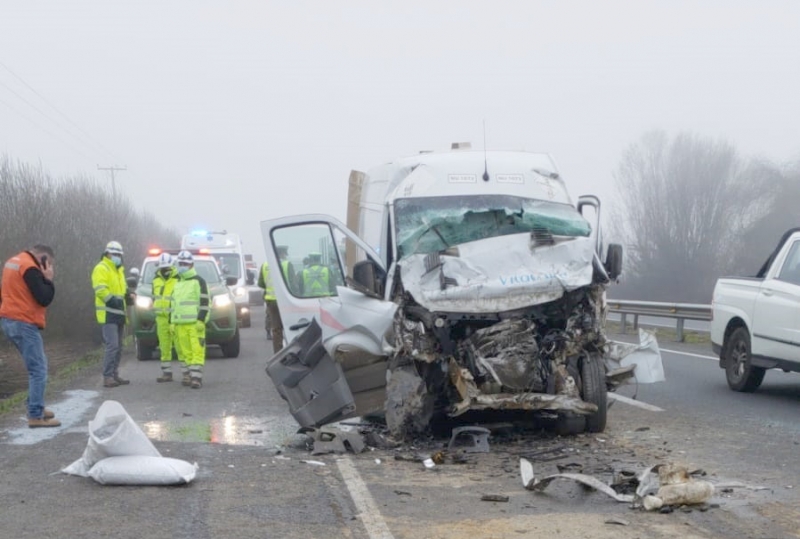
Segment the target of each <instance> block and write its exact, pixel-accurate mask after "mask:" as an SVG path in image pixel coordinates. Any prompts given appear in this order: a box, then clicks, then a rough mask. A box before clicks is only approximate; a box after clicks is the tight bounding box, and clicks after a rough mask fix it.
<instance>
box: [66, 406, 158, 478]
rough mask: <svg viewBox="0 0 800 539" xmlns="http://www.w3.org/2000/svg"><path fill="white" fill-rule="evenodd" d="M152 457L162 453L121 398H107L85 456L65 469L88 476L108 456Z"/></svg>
mask: <svg viewBox="0 0 800 539" xmlns="http://www.w3.org/2000/svg"><path fill="white" fill-rule="evenodd" d="M129 455H137V456H152V457H160V456H161V453H159V452H158V449H156V448H155V446H154V445H153V443H152V442H151V441H150V439H149V438H148V437H147V435H146V434H145V433H144V432H142V429H140V428H139V425H137V424H136V422H135V421H134V420H133V419H132V418H131V416H129V415H128V412H126V411H125V408H123V407H122V405H121V404H120V403H118V402H117V401H105V402H104V403H103V404H101V405H100V408H99V409H98V410H97V414H96V415H95V416H94V419H93V420H91V421H89V443H88V444H87V446H86V449H85V450H84V452H83V455H82V456H81V458H79V459H78V460H76V461H75V462H73V463H72V464H70V465H69V466H67V467H66V468H64V469H63V470H61V471H62V472H64V473H68V474H72V475H79V476H81V477H88V475H89V470H90V469H91V468H92V466H94V465H95V464H96V463H98V462H100V461H101V460H103V459H105V458H106V457H117V456H129Z"/></svg>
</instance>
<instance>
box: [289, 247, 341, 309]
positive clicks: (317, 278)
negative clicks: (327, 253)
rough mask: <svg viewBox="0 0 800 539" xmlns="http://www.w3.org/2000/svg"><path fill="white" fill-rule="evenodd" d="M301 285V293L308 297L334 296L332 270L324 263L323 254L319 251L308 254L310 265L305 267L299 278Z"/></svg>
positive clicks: (298, 282)
mask: <svg viewBox="0 0 800 539" xmlns="http://www.w3.org/2000/svg"><path fill="white" fill-rule="evenodd" d="M297 284H298V285H299V286H300V295H301V296H302V297H306V298H314V297H319V296H332V295H334V294H333V290H334V289H333V288H332V287H331V285H332V282H331V272H330V270H329V269H328V267H327V266H324V265H323V264H322V255H321V254H319V253H309V254H308V267H307V268H305V269H304V270H303V271H302V272H301V274H300V278H299V279H298V280H297Z"/></svg>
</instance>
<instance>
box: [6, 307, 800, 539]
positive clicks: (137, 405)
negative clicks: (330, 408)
mask: <svg viewBox="0 0 800 539" xmlns="http://www.w3.org/2000/svg"><path fill="white" fill-rule="evenodd" d="M262 324H263V318H262V315H260V314H259V315H258V316H255V317H254V320H253V327H252V328H249V329H244V330H242V354H241V356H240V357H239V358H236V359H223V358H222V357H221V354H220V353H219V352H218V351H216V350H210V351H209V356H210V358H209V359H208V361H207V363H206V379H205V385H204V387H203V388H202V389H200V390H192V389H189V388H186V387H182V386H181V385H180V383H178V382H173V383H171V384H157V383H156V382H155V378H156V377H157V376H158V374H159V364H158V362H156V361H149V362H139V361H136V360H135V358H134V357H133V355H132V354H130V353H128V354H126V356H125V358H124V360H123V368H122V374H123V375H124V376H126V377H129V378H131V380H132V383H131V385H129V386H123V387H119V388H114V389H104V388H102V386H101V378H100V374H99V373H100V370H99V366H98V367H97V368H96V369H95V370H94V371H93V372H86V373H82V374H80V375H78V376H76V377H74V378H73V379H71V380H69V381H68V382H67V383H65V384H62V385H59V386H54V387H51V391H50V395H49V399H50V400H49V406H50V407H52V408H53V409H54V410H55V411H56V413H57V415H58V416H59V418H60V419H61V420H62V422H64V426H63V427H62V428H61V429H36V430H31V429H27V428H26V427H25V422H24V417H23V411H21V410H19V411H16V412H15V413H11V414H7V415H6V416H4V417H0V470H2V473H3V480H2V482H0V530H2V531H0V537H9V538H28V537H30V538H47V537H70V538H82V537H86V538H89V537H91V538H98V537H108V538H129V537H130V538H134V537H135V538H150V537H152V538H160V537H164V538H190V537H191V538H217V537H220V538H222V537H224V538H250V537H253V538H255V537H259V538H260V537H292V538H294V537H296V538H301V537H302V538H309V537H312V538H313V537H348V538H376V537H382V538H392V537H395V538H415V539H418V538H428V537H430V538H447V539H450V538H453V539H455V538H459V539H461V538H463V537H497V538H505V537H523V538H524V537H530V538H534V537H537V538H540V537H543V536H562V537H589V538H607V537H608V538H610V537H616V538H620V537H648V538H662V537H676V538H677V537H734V536H735V537H796V536H798V533H800V532H799V531H798V522H800V512H798V510H797V509H796V508H797V507H798V505H800V504H798V502H799V501H800V499H799V498H798V495H797V490H796V489H797V488H800V485H798V483H800V481H798V479H800V464H798V462H797V459H796V458H793V457H796V454H797V450H798V445H797V443H798V440H800V432H799V430H800V422H798V421H796V420H793V418H794V417H796V412H797V409H798V400H800V379H798V378H797V376H795V375H787V374H782V373H773V372H770V373H769V374H768V375H767V377H766V379H765V382H764V386H763V387H762V389H761V390H759V391H758V392H757V393H755V394H749V395H747V394H739V393H734V392H732V391H730V390H728V389H727V386H726V384H725V379H724V374H723V373H722V371H721V370H720V369H719V368H718V366H717V364H716V362H714V361H713V360H712V359H704V358H700V357H694V356H687V355H682V354H673V353H670V352H664V354H663V355H664V366H665V371H666V374H667V382H664V383H661V384H655V385H649V386H644V385H642V386H639V387H638V390H637V391H636V393H637V394H636V399H637V400H636V401H635V402H634V403H629V402H628V401H627V400H626V401H621V400H617V401H615V402H614V404H613V406H612V408H611V410H610V412H609V427H608V429H607V430H606V432H604V433H602V434H599V435H581V436H577V437H572V438H560V437H557V436H555V435H553V434H552V433H549V432H547V431H542V430H536V431H533V432H525V433H522V432H519V431H508V432H505V433H502V432H499V433H498V434H496V435H494V436H493V437H492V439H491V452H490V453H488V454H467V455H461V457H462V459H461V460H463V462H462V463H459V464H456V463H455V462H454V461H453V459H452V458H451V457H452V454H449V455H446V458H445V461H444V463H443V464H440V465H438V466H436V467H435V468H434V469H432V470H427V469H425V467H424V466H423V465H422V464H421V463H419V462H415V461H414V458H415V457H418V456H421V455H428V454H432V453H435V452H436V451H438V450H440V449H442V447H443V445H444V444H446V440H441V439H438V440H423V441H420V442H418V443H416V444H414V445H413V446H402V447H400V448H397V449H395V450H371V451H367V452H365V453H362V454H359V455H353V454H347V455H343V456H337V455H314V456H312V455H311V454H310V453H309V451H307V450H306V449H305V447H304V445H303V444H302V442H303V440H304V439H303V438H302V437H300V436H297V435H295V434H294V433H295V431H296V428H297V426H296V425H295V423H294V421H293V420H292V418H291V417H290V416H289V414H288V412H287V409H286V407H285V405H284V403H283V401H282V400H281V399H280V397H279V396H278V395H277V393H276V392H275V390H274V388H273V387H272V385H271V383H270V382H269V379H268V378H267V376H266V374H265V372H264V367H265V364H266V359H267V356H268V354H269V350H270V349H271V343H269V342H268V341H266V339H265V333H264V331H263V330H262V329H260V328H261V325H262ZM662 346H663V347H664V348H668V349H674V348H676V347H678V351H681V352H684V353H690V354H694V353H699V354H700V355H703V354H706V352H705V351H704V350H703V349H699V348H692V347H690V346H685V345H676V344H674V343H663V344H662ZM634 390H635V388H633V387H626V388H623V389H622V390H621V391H620V395H621V396H623V397H628V398H630V397H633V396H634ZM108 399H113V400H116V401H118V402H120V403H121V404H122V405H123V406H124V407H125V409H126V410H127V411H128V413H129V414H130V415H131V417H132V418H133V419H134V420H135V421H136V423H137V424H138V425H139V426H140V427H141V428H142V430H143V431H144V432H145V433H146V434H147V435H148V436H149V437H150V438H151V439H152V440H153V442H154V444H155V446H156V447H157V448H158V449H159V451H160V452H161V453H162V455H164V456H169V457H173V458H179V459H183V460H186V461H189V462H196V463H197V464H198V466H199V471H198V476H197V478H196V479H195V481H193V482H192V483H191V484H189V485H187V486H182V487H140V486H125V487H107V486H101V485H99V484H97V483H95V482H94V481H93V480H91V479H88V478H80V477H75V476H68V475H65V474H62V473H59V470H60V469H62V468H63V467H65V466H66V465H68V464H70V463H71V462H73V461H74V460H76V459H77V458H79V457H80V456H81V454H82V452H83V451H84V448H85V447H86V444H87V440H88V435H87V427H86V424H87V421H88V420H89V419H91V418H92V417H93V416H94V414H95V413H96V411H97V408H98V407H99V405H100V404H101V403H102V402H103V401H104V400H108ZM642 403H644V404H645V406H644V407H643V406H642ZM656 409H660V410H661V411H655V410H656ZM520 456H527V457H530V458H531V460H532V462H533V464H534V468H535V472H536V474H537V476H544V475H547V474H551V473H555V472H557V471H558V468H557V466H558V465H562V466H564V465H569V470H570V471H576V470H582V471H583V472H584V473H587V474H591V475H594V476H596V477H597V478H599V479H601V480H604V481H608V482H610V481H611V480H612V479H613V477H614V476H615V475H618V474H619V472H620V471H623V470H628V471H641V470H642V469H644V468H645V467H647V466H650V465H652V464H656V463H661V462H679V463H685V464H686V465H687V466H689V467H690V468H692V469H695V468H702V469H704V470H705V471H706V472H707V474H708V475H707V478H708V479H710V480H712V482H716V483H718V484H719V483H725V482H731V481H738V482H742V483H745V484H748V485H750V486H765V487H767V489H766V490H748V489H745V488H734V489H733V490H732V492H722V491H720V490H718V492H717V494H716V495H715V497H714V498H713V499H712V502H713V503H715V504H718V505H719V507H714V508H712V509H711V510H709V511H707V512H700V511H697V510H694V511H693V512H691V513H686V512H682V511H676V512H675V513H673V514H669V515H661V514H654V513H645V512H641V511H635V510H631V509H630V508H629V507H628V506H627V505H626V504H621V503H618V502H615V501H613V500H611V499H610V498H607V497H605V496H604V495H603V494H601V493H597V492H589V491H587V490H586V489H584V488H582V487H580V486H579V485H577V484H575V483H572V482H569V481H556V482H554V483H552V484H551V486H550V487H549V488H548V489H547V490H546V491H545V492H544V493H533V492H529V491H526V490H524V489H523V488H522V485H521V481H520V478H519V471H518V469H519V468H518V466H519V457H520ZM397 457H400V459H398V458H397ZM308 461H310V462H308ZM788 487H792V488H788ZM485 494H493V495H503V496H508V501H507V502H486V501H481V497H482V496H483V495H485ZM612 520H616V521H619V522H621V523H622V524H613V523H608V522H610V521H612Z"/></svg>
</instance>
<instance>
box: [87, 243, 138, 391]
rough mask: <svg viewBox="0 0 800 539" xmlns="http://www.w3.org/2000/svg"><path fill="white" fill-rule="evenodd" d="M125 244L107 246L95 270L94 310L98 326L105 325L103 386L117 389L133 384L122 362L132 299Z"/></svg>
mask: <svg viewBox="0 0 800 539" xmlns="http://www.w3.org/2000/svg"><path fill="white" fill-rule="evenodd" d="M122 256H123V253H122V245H120V243H119V242H117V241H110V242H108V244H106V249H105V251H103V257H102V258H101V259H100V262H98V263H97V265H96V266H95V267H94V269H93V270H92V287H93V288H94V308H95V313H96V315H97V323H98V324H100V325H101V326H102V330H103V344H104V346H105V350H104V353H103V386H104V387H117V386H121V385H125V384H130V380H124V379H122V378H120V376H119V362H120V359H121V358H122V339H123V337H124V332H125V324H126V323H127V321H128V319H127V315H126V312H127V311H126V307H127V302H128V301H130V300H131V294H130V293H129V292H128V285H127V284H126V283H125V268H124V267H123V266H122Z"/></svg>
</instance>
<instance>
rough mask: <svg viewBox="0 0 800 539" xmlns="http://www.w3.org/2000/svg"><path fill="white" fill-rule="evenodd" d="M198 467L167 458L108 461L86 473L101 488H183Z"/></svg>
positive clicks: (103, 461)
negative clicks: (120, 486) (112, 486)
mask: <svg viewBox="0 0 800 539" xmlns="http://www.w3.org/2000/svg"><path fill="white" fill-rule="evenodd" d="M196 473H197V464H189V463H188V462H186V461H185V460H179V459H171V458H168V457H142V456H130V457H108V458H105V459H103V460H101V461H100V462H98V463H97V464H95V465H94V466H92V469H91V470H89V477H91V478H92V479H94V480H95V481H97V482H98V483H100V484H101V485H182V484H185V483H188V482H190V481H191V480H192V479H194V476H195V474H196Z"/></svg>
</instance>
